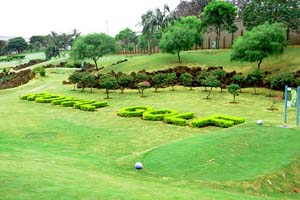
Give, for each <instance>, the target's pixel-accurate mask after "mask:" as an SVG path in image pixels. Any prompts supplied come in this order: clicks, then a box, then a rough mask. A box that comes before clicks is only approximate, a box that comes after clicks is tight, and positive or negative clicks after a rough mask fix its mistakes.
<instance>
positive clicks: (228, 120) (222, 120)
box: [191, 115, 245, 128]
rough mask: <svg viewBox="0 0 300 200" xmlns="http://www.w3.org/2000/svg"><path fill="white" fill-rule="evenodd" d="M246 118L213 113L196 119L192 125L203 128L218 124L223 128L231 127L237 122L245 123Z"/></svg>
mask: <svg viewBox="0 0 300 200" xmlns="http://www.w3.org/2000/svg"><path fill="white" fill-rule="evenodd" d="M244 122H245V119H244V118H239V117H232V116H225V115H213V116H210V117H207V118H200V119H195V120H193V121H192V123H191V125H192V127H194V128H201V127H206V126H210V125H213V126H218V127H222V128H229V127H232V126H234V125H237V124H241V123H244Z"/></svg>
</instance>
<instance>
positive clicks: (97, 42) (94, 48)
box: [71, 33, 117, 70]
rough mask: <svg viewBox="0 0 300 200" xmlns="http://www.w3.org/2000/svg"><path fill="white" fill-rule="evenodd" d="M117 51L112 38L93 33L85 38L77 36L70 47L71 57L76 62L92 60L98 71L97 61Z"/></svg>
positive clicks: (103, 34)
mask: <svg viewBox="0 0 300 200" xmlns="http://www.w3.org/2000/svg"><path fill="white" fill-rule="evenodd" d="M116 51H117V45H116V42H115V40H114V38H112V37H110V36H109V35H106V34H105V33H93V34H89V35H86V36H79V37H78V38H77V39H76V40H75V42H74V44H73V47H72V50H71V56H72V57H73V58H74V59H76V60H83V59H86V58H87V59H92V60H93V61H94V63H95V66H96V70H99V69H98V64H97V61H98V60H99V58H101V57H103V56H104V55H107V54H112V53H115V52H116Z"/></svg>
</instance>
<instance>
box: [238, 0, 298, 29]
mask: <svg viewBox="0 0 300 200" xmlns="http://www.w3.org/2000/svg"><path fill="white" fill-rule="evenodd" d="M265 22H269V23H271V24H273V23H283V24H284V25H285V26H286V27H287V28H288V30H295V31H298V30H299V29H300V1H299V0H288V1H287V0H251V1H250V3H249V4H248V5H247V6H246V8H245V9H244V11H243V23H244V25H245V26H246V27H247V29H249V30H251V29H252V28H254V27H255V26H258V25H261V24H264V23H265Z"/></svg>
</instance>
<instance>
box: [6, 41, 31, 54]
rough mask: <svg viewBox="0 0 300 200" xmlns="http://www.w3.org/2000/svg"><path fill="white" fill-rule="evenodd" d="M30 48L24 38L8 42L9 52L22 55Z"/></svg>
mask: <svg viewBox="0 0 300 200" xmlns="http://www.w3.org/2000/svg"><path fill="white" fill-rule="evenodd" d="M27 48H28V44H27V42H26V41H25V39H24V38H22V37H16V38H12V39H9V40H8V44H7V50H8V51H10V52H12V51H16V52H18V53H21V52H23V51H25V50H26V49H27Z"/></svg>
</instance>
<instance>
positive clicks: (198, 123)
mask: <svg viewBox="0 0 300 200" xmlns="http://www.w3.org/2000/svg"><path fill="white" fill-rule="evenodd" d="M75 106H76V104H75ZM118 115H119V116H121V117H142V119H144V120H151V121H164V122H165V123H168V124H174V125H178V126H186V125H190V126H192V127H195V128H201V127H206V126H218V127H222V128H228V127H232V126H234V125H237V124H241V123H244V122H245V119H244V118H239V117H232V116H226V115H212V116H210V117H206V118H200V119H195V120H193V121H192V122H191V123H190V124H189V123H188V121H187V120H189V119H193V118H194V117H195V115H194V113H192V112H186V113H181V114H178V112H177V111H176V110H169V109H163V110H153V107H151V106H131V107H127V108H122V109H120V110H119V112H118Z"/></svg>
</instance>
